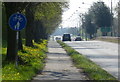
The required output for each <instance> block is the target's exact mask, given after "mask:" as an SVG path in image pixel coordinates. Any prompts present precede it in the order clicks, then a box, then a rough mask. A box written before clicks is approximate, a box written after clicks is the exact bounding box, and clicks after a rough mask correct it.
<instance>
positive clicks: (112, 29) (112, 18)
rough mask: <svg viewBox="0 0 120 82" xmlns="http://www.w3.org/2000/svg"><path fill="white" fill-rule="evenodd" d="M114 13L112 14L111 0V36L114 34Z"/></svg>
mask: <svg viewBox="0 0 120 82" xmlns="http://www.w3.org/2000/svg"><path fill="white" fill-rule="evenodd" d="M112 16H113V14H112V0H111V36H113V25H112V24H113V18H112Z"/></svg>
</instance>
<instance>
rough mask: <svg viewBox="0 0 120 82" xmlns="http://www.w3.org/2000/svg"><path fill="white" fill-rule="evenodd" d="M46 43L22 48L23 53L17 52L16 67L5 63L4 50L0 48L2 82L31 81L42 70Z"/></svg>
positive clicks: (44, 41)
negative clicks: (12, 81)
mask: <svg viewBox="0 0 120 82" xmlns="http://www.w3.org/2000/svg"><path fill="white" fill-rule="evenodd" d="M46 44H47V41H46V40H43V42H42V43H40V44H37V43H34V45H35V47H26V46H24V51H19V52H18V56H19V60H18V67H17V68H16V67H15V64H14V63H8V62H5V56H6V48H5V47H4V48H2V57H3V58H2V62H3V67H2V80H31V79H32V77H33V76H35V75H36V73H37V72H38V71H40V70H42V69H43V67H44V63H45V60H44V59H45V58H46V52H47V47H46Z"/></svg>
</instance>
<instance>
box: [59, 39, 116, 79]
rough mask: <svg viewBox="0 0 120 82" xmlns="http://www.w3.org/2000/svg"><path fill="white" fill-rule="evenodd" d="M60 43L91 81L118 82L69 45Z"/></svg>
mask: <svg viewBox="0 0 120 82" xmlns="http://www.w3.org/2000/svg"><path fill="white" fill-rule="evenodd" d="M58 43H59V44H60V45H61V46H62V47H63V48H64V49H65V50H66V52H67V54H68V55H70V56H71V58H72V60H73V62H74V64H75V66H76V67H77V68H80V69H83V71H84V72H85V73H87V75H88V77H89V78H90V79H91V80H116V81H117V79H116V78H114V77H113V76H112V75H110V74H109V73H108V72H106V71H105V70H103V69H102V68H101V67H100V66H98V65H97V64H95V63H94V62H92V61H91V60H89V59H87V58H86V57H85V56H83V55H82V54H80V53H78V52H77V51H75V50H74V49H72V48H71V47H69V46H68V45H67V44H65V43H63V42H61V41H58Z"/></svg>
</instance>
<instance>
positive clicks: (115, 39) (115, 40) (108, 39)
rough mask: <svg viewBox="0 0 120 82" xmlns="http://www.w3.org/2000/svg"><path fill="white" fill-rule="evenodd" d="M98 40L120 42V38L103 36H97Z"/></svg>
mask: <svg viewBox="0 0 120 82" xmlns="http://www.w3.org/2000/svg"><path fill="white" fill-rule="evenodd" d="M96 40H101V41H106V42H113V43H120V39H118V38H109V37H108V38H102V37H99V38H97V39H96Z"/></svg>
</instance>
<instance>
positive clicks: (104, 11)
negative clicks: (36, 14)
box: [80, 1, 119, 39]
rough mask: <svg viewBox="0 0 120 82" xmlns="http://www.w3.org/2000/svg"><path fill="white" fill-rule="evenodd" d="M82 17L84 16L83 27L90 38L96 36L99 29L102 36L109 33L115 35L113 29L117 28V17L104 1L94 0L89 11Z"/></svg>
mask: <svg viewBox="0 0 120 82" xmlns="http://www.w3.org/2000/svg"><path fill="white" fill-rule="evenodd" d="M80 17H82V28H83V29H84V30H85V32H86V35H87V34H89V37H90V39H92V38H94V37H96V34H97V31H98V29H99V30H100V31H101V33H102V36H107V35H108V33H110V35H111V36H113V30H115V29H117V26H116V25H115V23H114V22H115V20H116V18H114V16H113V13H112V11H111V9H110V8H109V7H108V6H107V5H106V4H105V3H104V2H102V1H98V2H94V3H93V5H92V6H91V7H90V8H89V9H88V12H87V13H85V14H82V15H80ZM118 17H119V16H118ZM117 32H118V31H117ZM116 34H117V33H116ZM114 35H115V33H114ZM116 36H118V35H116Z"/></svg>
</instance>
